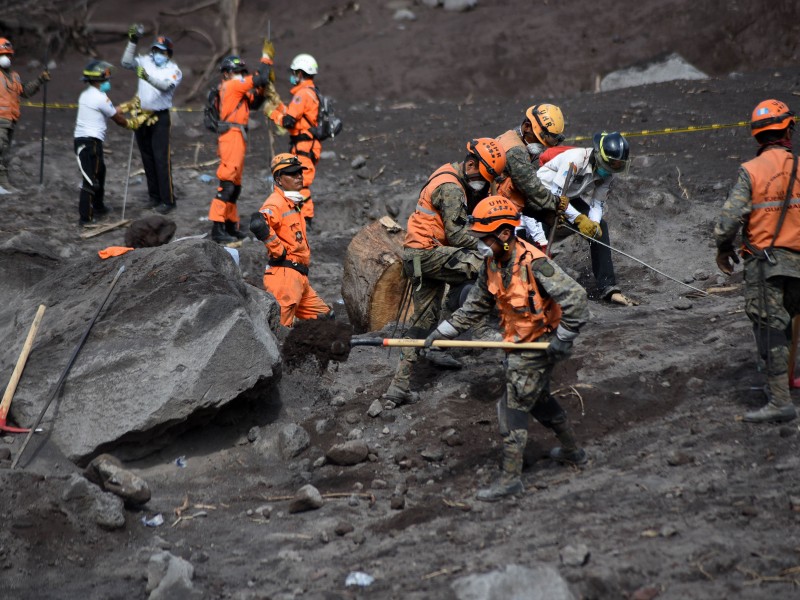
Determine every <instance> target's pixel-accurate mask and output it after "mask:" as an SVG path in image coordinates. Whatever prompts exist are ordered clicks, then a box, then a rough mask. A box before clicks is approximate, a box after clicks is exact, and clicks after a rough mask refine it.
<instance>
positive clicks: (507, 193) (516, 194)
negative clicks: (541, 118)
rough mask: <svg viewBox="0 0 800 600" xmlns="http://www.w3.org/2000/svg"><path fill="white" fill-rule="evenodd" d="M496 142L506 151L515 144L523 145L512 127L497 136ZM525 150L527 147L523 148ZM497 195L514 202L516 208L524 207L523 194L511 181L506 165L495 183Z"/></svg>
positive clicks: (515, 145)
mask: <svg viewBox="0 0 800 600" xmlns="http://www.w3.org/2000/svg"><path fill="white" fill-rule="evenodd" d="M497 143H498V144H500V146H501V147H502V148H503V150H505V151H506V153H508V151H509V150H511V148H515V147H517V146H522V147H523V148H524V147H525V144H524V143H523V141H522V139H521V138H520V137H519V134H518V133H517V132H516V131H514V130H513V129H509V130H508V131H506V132H505V133H504V134H503V135H501V136H500V137H499V138H497ZM525 152H527V149H526V150H525ZM496 193H497V195H499V196H503V197H504V198H508V199H509V200H511V202H513V203H514V206H516V207H517V208H518V209H520V210H522V209H523V208H525V196H523V195H522V194H521V193H520V191H519V190H518V189H517V188H516V187H515V186H514V182H513V181H511V175H509V173H508V167H506V170H505V172H504V173H503V180H502V181H501V182H500V183H498V184H497V191H496Z"/></svg>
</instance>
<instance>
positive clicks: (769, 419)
mask: <svg viewBox="0 0 800 600" xmlns="http://www.w3.org/2000/svg"><path fill="white" fill-rule="evenodd" d="M767 398H768V399H769V402H767V404H766V406H762V407H761V408H759V409H758V410H754V411H751V412H748V413H745V415H744V417H742V420H743V421H745V422H746V423H786V422H787V421H792V420H794V419H796V418H797V409H796V408H795V406H794V404H792V395H791V392H790V391H789V377H788V374H786V373H780V374H777V375H770V376H769V377H768V379H767Z"/></svg>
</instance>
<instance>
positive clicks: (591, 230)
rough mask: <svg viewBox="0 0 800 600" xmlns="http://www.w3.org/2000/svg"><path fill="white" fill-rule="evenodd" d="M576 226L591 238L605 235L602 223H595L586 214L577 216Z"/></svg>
mask: <svg viewBox="0 0 800 600" xmlns="http://www.w3.org/2000/svg"><path fill="white" fill-rule="evenodd" d="M575 226H576V227H577V228H578V231H580V232H581V233H582V234H583V235H585V236H588V237H590V238H599V237H600V236H601V235H603V230H602V229H601V228H600V223H595V222H594V221H592V220H591V219H590V218H589V217H587V216H586V215H578V216H577V217H575Z"/></svg>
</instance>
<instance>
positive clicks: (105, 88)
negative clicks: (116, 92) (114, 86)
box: [100, 81, 111, 94]
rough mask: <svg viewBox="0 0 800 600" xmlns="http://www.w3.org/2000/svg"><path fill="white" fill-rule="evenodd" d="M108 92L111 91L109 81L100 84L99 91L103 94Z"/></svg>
mask: <svg viewBox="0 0 800 600" xmlns="http://www.w3.org/2000/svg"><path fill="white" fill-rule="evenodd" d="M110 90H111V82H110V81H104V82H103V83H101V84H100V91H101V92H103V93H104V94H106V93H108V92H109V91H110Z"/></svg>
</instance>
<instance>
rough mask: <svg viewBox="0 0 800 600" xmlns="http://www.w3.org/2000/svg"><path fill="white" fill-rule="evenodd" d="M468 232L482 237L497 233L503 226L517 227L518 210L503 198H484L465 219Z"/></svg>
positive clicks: (518, 219)
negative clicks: (467, 224) (467, 223)
mask: <svg viewBox="0 0 800 600" xmlns="http://www.w3.org/2000/svg"><path fill="white" fill-rule="evenodd" d="M467 221H468V222H469V228H470V231H471V232H472V233H473V234H474V235H477V236H478V237H482V236H484V235H488V234H491V233H494V232H495V231H497V230H498V229H499V228H500V227H502V226H503V225H510V226H511V227H517V226H518V225H519V221H520V212H519V209H518V208H517V207H516V206H515V205H514V203H513V202H511V200H509V199H508V198H505V197H504V196H489V197H488V198H484V199H483V200H481V201H480V202H478V205H477V206H476V207H475V210H473V211H472V214H471V215H470V216H469V217H467Z"/></svg>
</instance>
